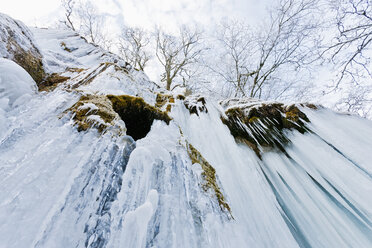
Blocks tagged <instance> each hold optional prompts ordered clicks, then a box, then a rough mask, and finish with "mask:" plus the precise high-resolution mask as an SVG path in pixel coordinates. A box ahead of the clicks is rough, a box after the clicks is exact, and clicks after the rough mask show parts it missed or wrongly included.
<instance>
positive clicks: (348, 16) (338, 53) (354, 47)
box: [323, 0, 372, 88]
mask: <svg viewBox="0 0 372 248" xmlns="http://www.w3.org/2000/svg"><path fill="white" fill-rule="evenodd" d="M331 7H332V8H333V10H335V13H336V18H335V19H336V23H335V24H336V26H337V32H338V34H337V36H336V37H335V39H334V40H333V43H332V44H331V45H330V46H329V47H328V48H327V49H326V50H325V51H324V52H323V55H324V54H327V53H328V54H330V55H331V60H332V62H334V63H335V64H337V65H338V66H339V67H340V68H341V69H340V73H339V78H338V80H337V83H336V88H337V87H338V86H339V84H340V82H341V81H342V80H343V79H344V78H345V77H348V78H349V79H351V80H352V81H353V82H354V83H356V84H358V81H360V79H361V78H363V77H365V76H368V77H370V78H372V73H371V69H370V65H371V63H370V62H371V50H370V49H371V48H372V1H371V0H333V1H332V6H331Z"/></svg>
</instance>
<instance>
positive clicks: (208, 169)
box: [187, 143, 232, 217]
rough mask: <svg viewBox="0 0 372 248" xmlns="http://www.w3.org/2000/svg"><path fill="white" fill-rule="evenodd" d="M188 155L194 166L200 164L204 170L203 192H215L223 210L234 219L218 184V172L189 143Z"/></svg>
mask: <svg viewBox="0 0 372 248" xmlns="http://www.w3.org/2000/svg"><path fill="white" fill-rule="evenodd" d="M187 153H188V154H189V157H190V159H191V162H192V163H193V164H195V163H198V164H200V165H201V167H202V169H203V172H202V177H203V179H204V184H203V185H202V188H203V190H204V191H205V192H208V190H212V191H214V193H215V195H216V198H217V201H218V204H219V206H220V208H221V210H222V211H227V212H228V213H229V215H230V217H232V215H231V209H230V206H229V204H228V203H227V202H226V200H225V197H224V195H223V194H222V192H221V189H220V187H219V186H218V184H217V178H216V170H215V169H214V168H213V166H212V165H211V164H209V163H208V161H207V160H206V159H205V158H204V157H203V156H202V155H201V154H200V152H199V151H198V150H197V149H196V148H195V147H193V146H192V145H191V144H188V143H187Z"/></svg>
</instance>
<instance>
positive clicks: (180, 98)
mask: <svg viewBox="0 0 372 248" xmlns="http://www.w3.org/2000/svg"><path fill="white" fill-rule="evenodd" d="M177 99H178V100H182V101H183V100H185V96H184V95H178V96H177Z"/></svg>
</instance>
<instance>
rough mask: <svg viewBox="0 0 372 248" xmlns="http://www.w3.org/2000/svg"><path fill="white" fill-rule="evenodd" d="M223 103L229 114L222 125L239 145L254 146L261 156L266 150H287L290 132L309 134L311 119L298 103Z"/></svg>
mask: <svg viewBox="0 0 372 248" xmlns="http://www.w3.org/2000/svg"><path fill="white" fill-rule="evenodd" d="M220 104H221V106H222V107H223V108H224V111H225V112H224V113H225V115H224V116H223V117H221V120H222V122H223V123H224V124H225V125H226V126H227V127H228V128H229V129H230V132H231V134H232V135H233V136H234V137H235V139H236V140H237V142H243V143H245V144H247V145H248V146H250V147H251V148H252V149H253V150H254V151H255V152H256V154H257V155H258V156H259V157H261V152H262V151H263V150H264V149H265V148H278V149H279V150H281V151H285V149H284V145H286V144H288V143H289V142H290V139H289V138H288V137H287V133H285V131H286V130H297V131H298V132H300V133H302V134H304V133H305V132H307V131H308V129H307V127H306V125H305V123H306V122H309V118H307V116H306V114H305V113H303V112H302V111H301V110H300V109H299V107H300V106H296V105H294V104H292V105H288V106H286V105H284V104H282V103H277V102H263V101H258V100H256V99H227V100H224V101H222V102H221V103H220ZM303 106H306V105H303Z"/></svg>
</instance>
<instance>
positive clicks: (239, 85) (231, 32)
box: [219, 0, 319, 98]
mask: <svg viewBox="0 0 372 248" xmlns="http://www.w3.org/2000/svg"><path fill="white" fill-rule="evenodd" d="M317 4H318V1H317V0H279V3H278V5H277V6H276V7H275V8H273V9H272V10H271V11H270V18H269V21H268V22H267V23H266V24H265V25H264V26H263V27H261V28H260V30H258V31H256V30H252V29H249V27H247V26H246V25H245V24H243V23H238V24H237V23H234V22H233V23H228V25H226V24H225V25H222V26H221V27H222V31H221V32H220V38H219V40H220V41H222V45H223V47H224V50H225V55H224V56H223V60H222V61H221V65H222V66H224V67H225V69H223V68H222V71H221V72H220V73H219V74H220V75H221V76H222V78H223V79H224V81H225V82H227V83H229V84H232V85H233V87H234V88H235V94H234V95H235V96H250V97H259V98H261V97H264V96H263V93H266V95H265V97H266V98H267V97H268V92H270V93H272V92H274V91H273V89H274V88H275V87H279V85H280V89H278V90H277V91H276V97H278V96H279V95H280V94H283V93H284V92H285V91H286V90H287V89H289V88H290V87H291V85H292V84H293V82H290V81H288V80H289V79H288V77H287V75H289V74H292V75H294V74H296V73H298V71H299V70H301V69H303V68H305V67H306V66H307V65H308V63H310V61H312V60H311V58H312V57H313V55H315V51H314V44H313V42H314V39H313V33H314V31H315V30H316V29H317V28H318V27H319V23H318V22H317V21H316V20H317V19H316V18H314V15H315V14H314V13H315V11H316V10H317ZM240 30H241V31H240ZM226 64H227V65H226ZM220 68H221V67H220ZM264 91H266V92H264Z"/></svg>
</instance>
